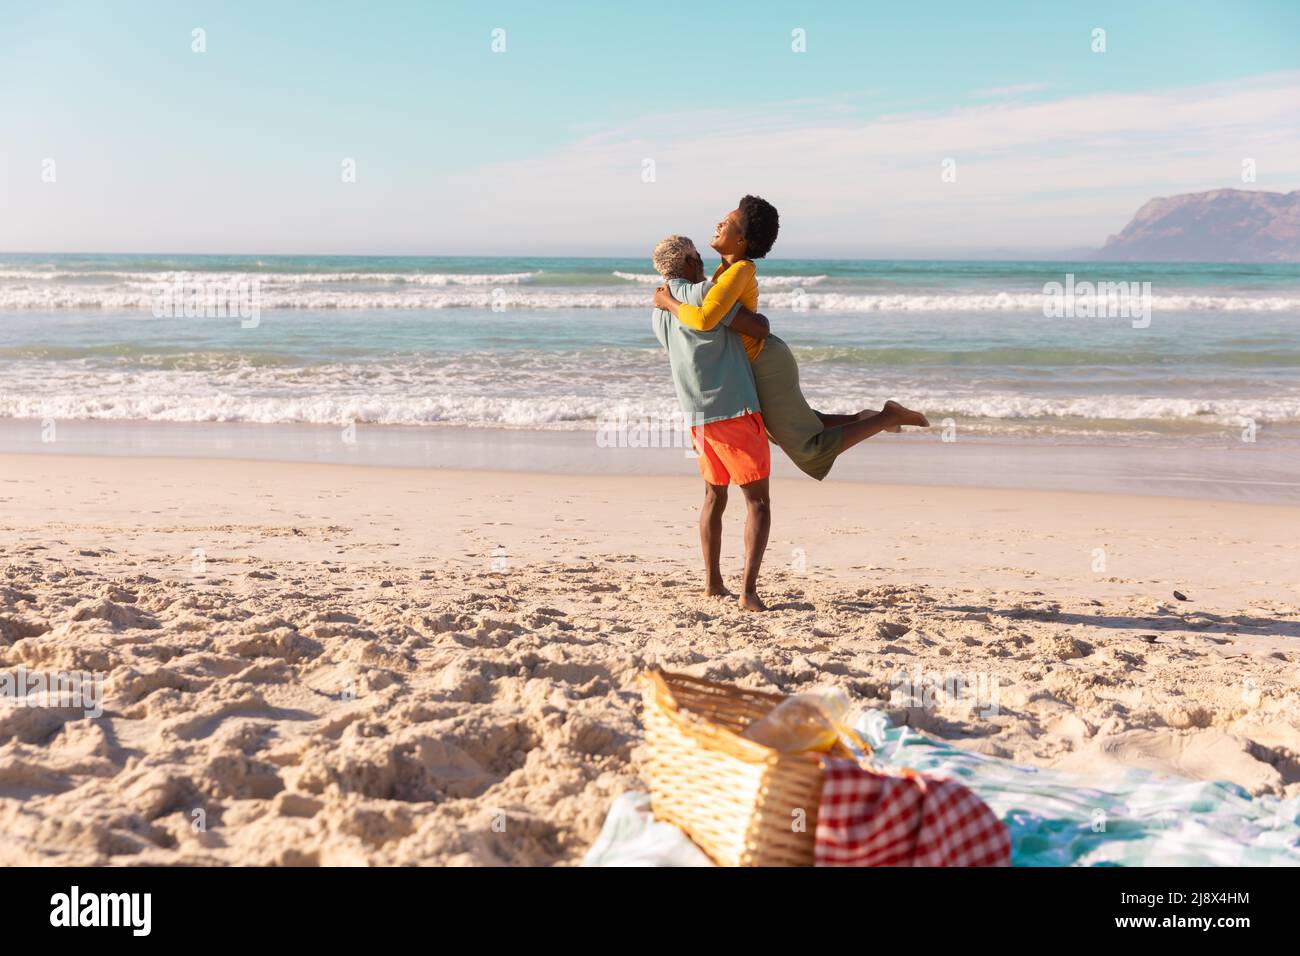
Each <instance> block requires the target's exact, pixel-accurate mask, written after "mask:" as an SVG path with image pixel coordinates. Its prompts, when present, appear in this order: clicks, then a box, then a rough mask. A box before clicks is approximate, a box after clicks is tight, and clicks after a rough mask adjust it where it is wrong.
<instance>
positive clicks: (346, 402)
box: [0, 254, 1300, 441]
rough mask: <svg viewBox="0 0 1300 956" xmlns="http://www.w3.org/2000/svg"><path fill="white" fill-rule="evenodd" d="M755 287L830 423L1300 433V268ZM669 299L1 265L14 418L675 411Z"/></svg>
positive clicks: (303, 273) (606, 263)
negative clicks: (1088, 295)
mask: <svg viewBox="0 0 1300 956" xmlns="http://www.w3.org/2000/svg"><path fill="white" fill-rule="evenodd" d="M759 275H760V293H761V302H760V310H761V311H763V312H764V313H765V314H767V315H768V317H769V318H770V320H771V322H772V326H773V329H774V331H776V332H778V333H779V334H781V335H782V336H783V337H784V338H785V339H786V340H787V341H788V342H790V343H791V345H792V346H793V347H794V348H795V352H796V355H797V356H798V358H799V361H800V366H801V370H802V375H803V382H804V389H805V392H806V393H807V394H808V395H809V397H810V399H811V400H812V401H813V403H814V405H815V406H816V407H818V408H820V409H822V410H824V411H833V412H849V411H856V410H858V409H861V408H867V407H878V406H879V404H880V403H881V402H883V401H884V400H885V399H887V398H896V399H898V400H900V401H904V402H908V403H909V404H914V405H916V406H917V407H920V408H922V409H924V410H925V411H926V412H927V413H929V414H930V415H931V417H932V418H937V419H940V420H942V419H944V418H951V419H953V420H954V422H955V423H957V424H958V426H959V427H963V428H965V429H967V430H968V431H970V432H972V433H975V434H987V435H1007V436H1019V437H1025V438H1033V439H1034V440H1055V439H1071V440H1072V439H1077V438H1080V437H1089V436H1090V437H1096V436H1104V437H1106V438H1108V439H1113V440H1123V441H1237V440H1239V439H1240V435H1241V433H1242V429H1243V427H1244V423H1245V422H1246V421H1247V420H1249V421H1250V422H1253V423H1254V426H1255V428H1257V430H1258V435H1259V436H1260V438H1261V439H1262V438H1263V437H1264V436H1269V437H1276V438H1282V439H1290V438H1291V437H1292V436H1295V435H1297V434H1300V267H1297V266H1278V265H1270V266H1242V265H1196V264H1190V265H1189V264H1179V265H1165V264H1132V263H1095V262H1093V263H1088V262H1081V263H1062V262H926V261H897V262H884V261H846V260H800V261H792V260H784V261H782V260H773V261H770V262H768V261H763V262H760V263H759ZM1067 276H1073V281H1074V282H1075V283H1076V284H1077V283H1082V282H1088V281H1092V282H1131V283H1137V284H1139V285H1137V286H1134V289H1133V291H1134V294H1135V296H1138V295H1141V294H1149V298H1148V299H1145V300H1139V299H1136V298H1135V300H1134V301H1135V302H1138V301H1146V302H1147V303H1148V304H1149V307H1150V308H1149V313H1148V314H1149V318H1150V322H1149V325H1147V326H1146V327H1135V323H1136V324H1137V325H1139V326H1141V325H1143V322H1142V320H1141V319H1140V318H1139V319H1136V320H1135V319H1133V317H1132V315H1130V314H1129V313H1124V314H1117V313H1115V312H1111V313H1110V314H1108V315H1103V316H1100V317H1094V316H1087V315H1086V314H1085V315H1077V314H1076V316H1075V317H1059V318H1056V317H1052V318H1048V317H1045V316H1044V298H1045V297H1044V287H1045V286H1046V285H1047V284H1049V283H1065V282H1066V281H1067ZM656 279H657V277H656V276H654V275H653V274H652V273H651V270H650V267H649V263H648V261H647V260H645V259H595V258H593V259H553V258H547V259H540V258H411V257H298V256H292V257H253V256H108V255H59V256H51V255H14V254H3V255H0V369H2V370H3V376H0V417H8V418H37V419H43V418H54V419H120V420H147V421H182V422H204V421H227V422H237V421H251V422H276V423H289V422H313V423H338V422H349V421H358V422H368V423H378V424H384V423H391V424H445V425H511V426H521V427H529V428H548V429H549V428H572V429H592V428H595V427H596V420H597V418H598V417H599V416H601V415H603V414H607V413H608V412H609V411H610V410H611V409H613V408H622V409H628V410H631V411H633V412H636V413H641V414H648V415H665V416H668V415H671V413H672V411H673V408H674V405H673V393H672V388H671V384H670V382H669V379H668V369H667V363H666V361H665V360H664V358H663V356H662V354H661V353H660V352H659V351H658V348H657V345H656V343H655V341H654V339H653V337H652V334H651V332H650V327H649V322H648V314H649V309H650V304H649V303H650V296H651V291H652V289H653V287H654V284H655V281H656ZM195 282H198V283H202V285H201V286H199V288H198V291H199V292H201V293H204V294H208V293H210V292H211V290H213V289H214V288H218V289H221V290H223V302H224V301H225V291H227V290H232V295H231V297H230V299H229V302H230V303H232V307H229V308H224V309H220V308H219V309H215V310H214V309H208V312H209V314H206V315H204V314H191V316H190V317H188V318H187V317H185V314H184V312H183V309H179V308H178V309H177V311H176V314H175V315H173V314H172V313H171V312H168V311H167V310H166V309H164V310H163V314H161V315H159V308H158V306H159V303H160V302H162V301H164V300H163V299H162V298H161V293H162V290H165V289H170V290H173V291H174V292H175V294H176V300H175V301H176V302H177V303H179V302H180V301H181V295H182V293H183V292H184V291H185V290H188V289H189V288H190V287H191V286H192V284H193V283H195ZM241 283H242V286H241V285H240V284H241ZM1141 283H1150V286H1149V288H1146V287H1142V286H1141V285H1140V284H1141ZM237 288H241V289H242V290H243V293H242V294H243V295H244V298H243V299H239V298H238V296H237V295H234V294H233V290H236V289H237ZM200 301H204V300H203V299H202V298H201V297H200ZM239 304H242V306H243V309H242V311H241V309H240V308H238V307H235V306H236V305H239ZM254 306H255V308H254ZM1078 311H1079V310H1076V313H1077V312H1078ZM254 312H256V316H255V318H254V317H253V313H254Z"/></svg>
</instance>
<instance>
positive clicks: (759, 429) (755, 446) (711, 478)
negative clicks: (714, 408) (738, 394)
mask: <svg viewBox="0 0 1300 956" xmlns="http://www.w3.org/2000/svg"><path fill="white" fill-rule="evenodd" d="M691 436H692V437H693V438H694V439H695V450H696V451H698V452H699V453H700V474H701V475H703V476H704V480H705V481H707V482H708V483H709V484H711V485H729V484H731V483H733V482H734V483H735V484H738V485H747V484H749V483H750V482H751V481H758V480H759V479H760V478H766V477H768V476H769V475H770V474H772V454H771V451H770V449H769V448H768V446H767V429H766V428H765V427H764V425H763V416H762V415H760V414H759V413H758V412H748V413H746V414H744V415H741V416H740V417H739V418H728V419H725V420H723V421H720V422H709V423H708V424H707V425H696V426H694V427H693V428H691Z"/></svg>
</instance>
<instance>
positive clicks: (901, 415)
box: [884, 399, 930, 431]
mask: <svg viewBox="0 0 1300 956" xmlns="http://www.w3.org/2000/svg"><path fill="white" fill-rule="evenodd" d="M884 410H885V411H886V412H889V413H890V414H891V415H893V416H894V417H895V418H896V419H897V420H898V424H900V425H915V426H916V427H917V428H929V427H930V419H928V418H926V417H925V416H924V415H922V414H921V413H920V412H914V411H912V410H911V409H910V408H906V407H904V406H902V405H900V404H898V402H896V401H894V400H893V399H890V400H889V401H887V402H885V408H884ZM888 430H890V431H892V429H888Z"/></svg>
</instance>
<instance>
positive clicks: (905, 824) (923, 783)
mask: <svg viewBox="0 0 1300 956" xmlns="http://www.w3.org/2000/svg"><path fill="white" fill-rule="evenodd" d="M825 768H826V777H825V780H824V781H823V783H822V802H821V808H820V809H819V810H818V811H817V850H816V864H817V866H1009V865H1010V864H1011V835H1010V834H1009V833H1008V832H1007V828H1006V826H1005V824H1003V823H1002V821H1001V820H999V819H998V818H997V817H996V816H994V815H993V811H992V810H990V809H989V808H988V806H987V805H986V804H985V803H984V801H983V800H981V799H980V798H979V797H977V796H975V794H973V793H971V792H970V790H968V789H967V788H966V787H964V786H962V785H961V784H960V783H958V782H957V781H955V780H945V779H939V778H935V777H926V776H922V775H920V774H918V773H916V772H915V771H912V770H904V771H901V772H896V773H881V772H878V771H868V770H863V769H862V768H861V767H859V766H858V765H857V764H856V763H854V762H853V761H852V760H842V759H836V758H828V759H827V760H826V762H825Z"/></svg>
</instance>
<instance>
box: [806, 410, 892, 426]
mask: <svg viewBox="0 0 1300 956" xmlns="http://www.w3.org/2000/svg"><path fill="white" fill-rule="evenodd" d="M813 414H814V415H816V416H817V418H818V419H820V420H821V423H822V425H823V427H825V428H835V427H837V426H839V425H847V424H849V422H860V421H862V419H864V418H868V417H870V416H872V415H878V414H879V412H877V411H876V409H874V408H864V409H863V410H862V411H860V412H858V413H857V414H856V415H831V414H828V413H827V412H819V411H817V409H815V408H814V409H813ZM902 430H903V429H902V427H901V426H899V425H893V426H891V427H889V428H886V429H885V431H887V432H901V431H902Z"/></svg>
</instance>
